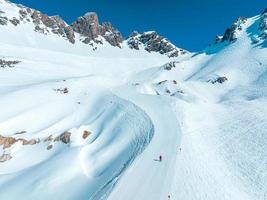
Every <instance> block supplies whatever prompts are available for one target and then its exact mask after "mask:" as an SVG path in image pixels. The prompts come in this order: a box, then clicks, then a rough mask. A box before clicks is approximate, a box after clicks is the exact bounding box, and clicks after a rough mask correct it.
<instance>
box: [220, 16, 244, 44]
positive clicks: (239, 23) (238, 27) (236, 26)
mask: <svg viewBox="0 0 267 200" xmlns="http://www.w3.org/2000/svg"><path fill="white" fill-rule="evenodd" d="M246 21H247V19H246V18H244V17H239V18H238V19H237V20H236V21H235V22H234V23H233V24H232V26H231V27H230V28H227V29H226V31H225V33H224V35H223V37H222V40H221V41H222V42H224V41H229V42H233V41H235V40H236V39H237V33H238V32H240V31H242V30H243V25H244V24H245V23H246Z"/></svg>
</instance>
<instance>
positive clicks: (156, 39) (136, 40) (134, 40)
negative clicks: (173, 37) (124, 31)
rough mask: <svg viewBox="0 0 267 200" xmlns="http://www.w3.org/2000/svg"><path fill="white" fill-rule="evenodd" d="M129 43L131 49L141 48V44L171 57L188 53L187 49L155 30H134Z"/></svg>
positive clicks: (148, 49)
mask: <svg viewBox="0 0 267 200" xmlns="http://www.w3.org/2000/svg"><path fill="white" fill-rule="evenodd" d="M127 43H128V45H129V47H130V48H131V49H136V50H139V49H140V46H141V45H143V46H144V47H145V50H146V51H148V52H159V53H160V54H164V55H167V56H169V57H177V56H179V55H183V54H186V53H187V52H186V51H185V50H183V49H179V48H177V47H176V46H174V45H173V44H172V43H171V42H170V41H168V40H167V39H166V38H163V37H162V36H159V35H158V34H157V32H155V31H152V32H145V33H142V34H139V33H137V32H133V33H132V34H131V36H130V37H129V39H128V41H127Z"/></svg>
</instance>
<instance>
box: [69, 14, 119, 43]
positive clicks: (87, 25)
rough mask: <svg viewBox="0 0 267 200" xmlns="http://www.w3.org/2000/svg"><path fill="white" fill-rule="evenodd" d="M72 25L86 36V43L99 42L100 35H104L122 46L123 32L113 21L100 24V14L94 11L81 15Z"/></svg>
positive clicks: (111, 41) (107, 39)
mask: <svg viewBox="0 0 267 200" xmlns="http://www.w3.org/2000/svg"><path fill="white" fill-rule="evenodd" d="M71 26H72V28H73V30H74V31H75V32H77V33H80V34H81V35H82V36H84V37H85V39H84V40H83V42H84V43H86V44H88V43H90V42H91V41H94V42H99V40H97V38H98V36H102V37H104V38H105V39H106V41H107V42H109V43H110V44H111V45H112V46H118V47H120V45H121V43H122V41H123V37H122V34H121V33H120V32H119V31H118V30H117V29H115V28H114V27H113V26H112V24H111V23H109V22H105V23H103V24H102V25H100V24H99V20H98V16H97V14H96V13H94V12H90V13H86V14H85V15H84V16H82V17H79V18H78V19H77V20H76V21H75V22H74V23H73V24H72V25H71Z"/></svg>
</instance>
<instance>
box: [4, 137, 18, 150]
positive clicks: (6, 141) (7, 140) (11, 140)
mask: <svg viewBox="0 0 267 200" xmlns="http://www.w3.org/2000/svg"><path fill="white" fill-rule="evenodd" d="M17 141H18V140H16V139H15V138H13V137H3V136H1V135H0V146H3V149H7V148H10V147H11V146H12V145H13V144H15V143H16V142H17Z"/></svg>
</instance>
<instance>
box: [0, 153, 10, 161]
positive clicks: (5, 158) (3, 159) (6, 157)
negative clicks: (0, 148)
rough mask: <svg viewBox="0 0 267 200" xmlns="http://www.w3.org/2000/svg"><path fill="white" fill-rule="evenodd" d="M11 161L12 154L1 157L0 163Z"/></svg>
mask: <svg viewBox="0 0 267 200" xmlns="http://www.w3.org/2000/svg"><path fill="white" fill-rule="evenodd" d="M11 159H12V156H11V155H10V154H3V155H1V156H0V162H6V161H8V160H11Z"/></svg>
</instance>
